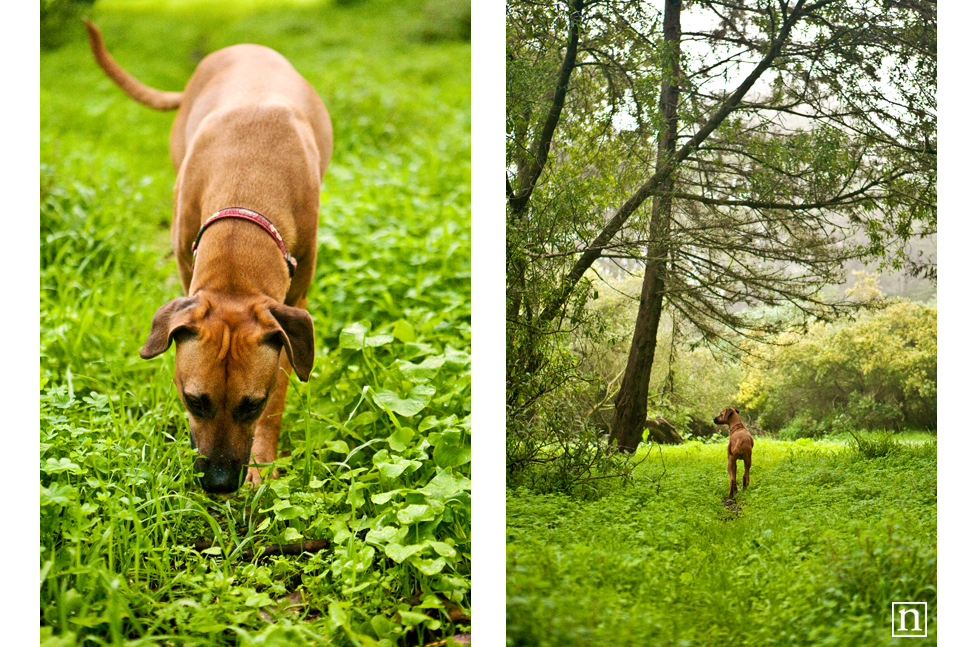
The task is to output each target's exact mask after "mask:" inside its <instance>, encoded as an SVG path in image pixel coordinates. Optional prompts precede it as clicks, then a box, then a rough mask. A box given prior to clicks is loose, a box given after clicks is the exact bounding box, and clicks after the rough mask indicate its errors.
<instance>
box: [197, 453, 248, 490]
mask: <svg viewBox="0 0 970 647" xmlns="http://www.w3.org/2000/svg"><path fill="white" fill-rule="evenodd" d="M195 470H196V471H197V472H202V476H200V477H199V484H200V485H201V486H202V489H203V490H205V491H206V492H209V493H210V494H230V493H232V492H235V491H236V490H238V489H239V485H240V483H241V482H242V473H243V464H242V463H241V462H237V461H210V460H209V459H208V458H203V457H199V458H197V459H195Z"/></svg>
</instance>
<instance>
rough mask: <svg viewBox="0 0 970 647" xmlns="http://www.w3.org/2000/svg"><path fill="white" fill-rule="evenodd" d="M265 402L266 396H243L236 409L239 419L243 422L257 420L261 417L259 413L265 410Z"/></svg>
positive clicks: (236, 415)
mask: <svg viewBox="0 0 970 647" xmlns="http://www.w3.org/2000/svg"><path fill="white" fill-rule="evenodd" d="M265 404H266V398H259V399H251V398H243V399H242V400H241V401H240V402H239V405H238V406H237V407H236V409H235V412H234V413H235V417H236V419H237V420H240V421H242V422H250V421H252V420H255V419H256V418H258V417H259V414H260V413H262V412H263V406H265Z"/></svg>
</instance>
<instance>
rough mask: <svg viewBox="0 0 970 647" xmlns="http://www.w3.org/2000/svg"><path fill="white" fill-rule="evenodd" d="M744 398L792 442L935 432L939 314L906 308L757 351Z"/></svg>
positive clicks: (788, 336)
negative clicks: (845, 434) (858, 433)
mask: <svg viewBox="0 0 970 647" xmlns="http://www.w3.org/2000/svg"><path fill="white" fill-rule="evenodd" d="M758 352H759V359H758V360H757V361H756V362H754V363H753V364H752V365H751V366H749V367H748V368H747V370H746V371H745V374H744V378H743V379H742V381H741V385H740V388H739V393H738V401H739V403H740V404H741V405H742V406H745V407H748V408H751V409H754V410H756V411H757V413H758V421H759V424H760V425H761V426H762V427H764V428H765V429H770V430H784V433H785V434H786V435H787V436H788V437H804V436H814V435H818V434H819V433H823V432H824V431H842V430H843V428H863V429H894V430H900V429H935V428H936V309H935V308H929V307H927V306H923V305H920V304H916V303H910V302H907V301H896V302H892V303H890V304H889V305H888V306H887V307H886V308H885V309H883V310H878V311H873V312H863V313H862V314H861V315H859V317H858V318H857V319H855V320H841V321H838V322H835V323H822V322H817V323H814V324H811V325H809V326H808V327H807V329H806V330H804V331H795V330H793V331H791V332H788V333H785V334H783V335H781V336H779V337H778V338H777V339H775V340H773V344H772V345H768V346H765V347H763V348H760V349H759V351H758Z"/></svg>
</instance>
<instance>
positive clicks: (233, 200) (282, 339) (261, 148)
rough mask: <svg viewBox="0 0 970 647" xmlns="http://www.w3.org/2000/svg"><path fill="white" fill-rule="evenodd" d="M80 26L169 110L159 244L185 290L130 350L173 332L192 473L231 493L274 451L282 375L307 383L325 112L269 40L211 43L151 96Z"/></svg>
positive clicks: (91, 31)
mask: <svg viewBox="0 0 970 647" xmlns="http://www.w3.org/2000/svg"><path fill="white" fill-rule="evenodd" d="M87 25H88V35H89V37H90V41H91V49H92V51H93V52H94V56H95V59H96V60H97V62H98V64H99V65H100V66H101V68H102V69H103V70H104V71H105V73H106V74H107V75H108V77H110V78H111V79H112V80H113V81H114V82H115V83H116V84H117V85H118V86H120V87H121V89H122V90H124V91H125V93H127V94H128V95H129V96H130V97H131V98H133V99H135V100H136V101H138V102H140V103H143V104H144V105H146V106H149V107H151V108H155V109H157V110H174V109H176V108H178V113H177V114H176V116H175V123H174V125H173V126H172V134H171V138H170V140H169V150H170V152H171V156H172V163H173V164H174V165H175V170H176V173H177V178H176V180H175V208H174V214H173V219H172V247H173V248H174V250H175V258H176V261H177V263H178V273H179V279H180V280H181V283H182V288H183V290H184V291H185V294H186V296H184V297H179V298H177V299H175V300H173V301H170V302H168V303H166V304H164V305H163V306H162V307H160V308H159V309H158V312H156V313H155V317H154V318H153V320H152V329H151V332H150V333H149V335H148V340H147V341H146V342H145V346H144V348H142V350H141V356H142V357H143V358H145V359H149V358H152V357H155V356H156V355H159V354H161V353H163V352H164V351H165V350H166V349H167V348H168V347H169V346H170V345H171V343H172V341H173V340H174V341H175V343H176V353H175V380H174V381H175V385H176V387H177V388H178V393H179V397H180V398H181V399H182V402H183V404H184V405H185V408H186V409H187V410H188V415H189V428H190V436H191V440H192V446H193V447H194V448H195V449H196V450H197V451H198V454H199V457H198V459H197V460H196V463H195V467H196V469H197V470H198V471H200V472H202V478H201V479H200V482H201V484H202V487H203V488H204V489H205V490H206V491H208V492H218V493H227V492H233V491H235V490H236V489H237V488H238V487H239V484H240V480H241V477H242V475H243V467H244V466H246V465H247V464H250V463H251V462H252V463H256V464H266V463H272V462H273V461H274V460H276V442H277V439H278V437H279V431H280V419H281V416H282V413H283V406H284V404H285V401H286V387H287V385H288V373H289V372H290V371H291V370H295V371H296V374H297V376H298V377H299V378H300V379H301V380H303V381H306V380H307V379H309V376H310V369H311V368H312V367H313V322H312V320H311V319H310V315H309V314H308V313H307V311H306V295H307V289H308V288H309V286H310V281H311V279H312V277H313V271H314V267H315V265H316V249H317V245H316V243H317V224H318V213H319V206H320V181H321V178H322V177H323V174H324V172H325V171H326V169H327V165H328V164H329V162H330V154H331V150H332V148H333V131H332V129H331V126H330V117H329V115H328V114H327V110H326V108H325V107H324V105H323V102H322V101H320V97H318V96H317V94H316V92H315V91H314V90H313V88H312V87H310V84H309V83H307V82H306V80H304V78H303V77H302V76H300V74H299V73H298V72H297V71H296V70H295V69H293V66H292V65H290V63H289V62H288V61H287V60H286V59H285V58H283V56H282V55H280V54H278V53H277V52H275V51H273V50H271V49H269V48H266V47H262V46H259V45H233V46H232V47H227V48H225V49H221V50H219V51H217V52H214V53H213V54H210V55H209V56H206V57H205V58H204V59H203V60H202V61H201V62H200V63H199V65H198V67H197V68H196V70H195V73H194V74H193V75H192V77H191V78H190V79H189V82H188V85H187V86H186V87H185V91H184V92H161V91H159V90H154V89H152V88H149V87H148V86H145V85H143V84H141V83H140V82H139V81H137V80H135V79H134V78H133V77H132V76H130V75H129V74H128V73H127V72H125V71H124V70H122V69H121V68H120V67H119V66H118V65H117V63H115V62H114V61H113V60H112V59H111V57H110V56H109V55H108V53H107V51H106V50H105V48H104V44H103V42H102V40H101V35H100V33H99V32H98V30H97V28H96V27H95V26H94V25H92V24H91V23H87ZM214 215H215V216H218V217H213V216H214ZM207 219H209V220H208V221H207ZM203 233H204V235H203ZM250 459H252V461H250ZM245 480H246V481H247V482H251V483H259V482H260V472H259V469H258V468H257V467H255V466H253V465H250V467H249V469H248V470H247V471H246V474H245Z"/></svg>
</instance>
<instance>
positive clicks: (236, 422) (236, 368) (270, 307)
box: [141, 295, 313, 493]
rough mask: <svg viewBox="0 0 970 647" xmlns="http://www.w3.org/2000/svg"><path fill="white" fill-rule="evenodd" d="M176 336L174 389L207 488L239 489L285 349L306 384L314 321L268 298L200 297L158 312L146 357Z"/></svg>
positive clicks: (217, 490)
mask: <svg viewBox="0 0 970 647" xmlns="http://www.w3.org/2000/svg"><path fill="white" fill-rule="evenodd" d="M173 340H174V341H175V380H174V381H175V386H176V388H177V389H178V394H179V398H180V399H181V400H182V404H183V405H184V406H185V409H186V410H187V411H188V414H189V429H190V435H191V440H192V447H193V448H194V449H196V451H197V452H198V454H199V457H198V458H197V459H196V462H195V468H196V470H197V471H199V472H202V477H201V478H200V479H199V481H200V483H201V485H202V487H203V489H205V490H206V491H207V492H214V493H228V492H234V491H235V490H236V489H237V488H238V487H239V484H240V478H241V476H242V473H243V467H244V466H245V465H246V464H248V463H249V458H250V451H251V450H252V444H253V434H254V432H255V429H256V421H257V420H259V418H260V416H261V415H262V414H263V410H264V409H265V408H266V403H267V402H268V401H269V399H270V397H272V395H273V392H274V390H275V388H276V380H277V377H278V375H279V372H280V371H281V370H282V369H281V368H280V360H281V353H282V352H284V351H285V352H286V356H287V358H288V359H289V361H290V364H291V365H292V366H293V370H294V371H295V372H296V374H297V376H298V377H299V378H300V379H301V380H303V381H304V382H305V381H306V380H307V379H309V377H310V369H311V368H312V367H313V322H312V320H311V319H310V315H309V314H307V312H306V311H305V310H301V309H300V308H292V307H290V306H286V305H282V304H279V303H276V302H274V301H271V300H269V299H266V300H262V301H256V300H251V299H250V300H241V299H235V300H228V299H225V298H224V297H220V298H218V299H217V298H214V297H205V296H201V295H195V296H192V297H180V298H178V299H175V300H173V301H169V302H168V303H166V304H165V305H163V306H162V307H161V308H159V309H158V311H157V312H156V313H155V317H154V318H153V319H152V330H151V332H150V333H149V335H148V340H147V341H146V342H145V346H144V348H142V349H141V356H142V358H144V359H150V358H152V357H155V356H156V355H159V354H161V353H163V352H165V350H166V349H167V348H168V347H169V346H170V345H171V343H172V341H173Z"/></svg>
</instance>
